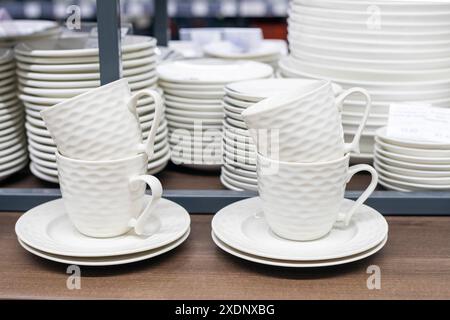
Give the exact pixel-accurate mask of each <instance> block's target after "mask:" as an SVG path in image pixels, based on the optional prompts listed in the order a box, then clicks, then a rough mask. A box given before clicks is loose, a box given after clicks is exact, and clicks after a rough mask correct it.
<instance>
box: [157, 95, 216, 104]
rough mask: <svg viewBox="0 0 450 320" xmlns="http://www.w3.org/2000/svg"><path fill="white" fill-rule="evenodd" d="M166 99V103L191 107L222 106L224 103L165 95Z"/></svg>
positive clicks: (214, 100)
mask: <svg viewBox="0 0 450 320" xmlns="http://www.w3.org/2000/svg"><path fill="white" fill-rule="evenodd" d="M164 97H165V98H166V101H169V102H177V103H186V104H189V105H213V106H214V105H217V106H220V104H221V103H222V99H193V98H184V97H178V96H174V95H171V94H167V93H164Z"/></svg>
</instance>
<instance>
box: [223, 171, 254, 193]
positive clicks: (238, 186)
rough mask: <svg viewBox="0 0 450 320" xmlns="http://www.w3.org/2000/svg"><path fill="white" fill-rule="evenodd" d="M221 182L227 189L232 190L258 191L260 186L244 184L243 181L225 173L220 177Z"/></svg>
mask: <svg viewBox="0 0 450 320" xmlns="http://www.w3.org/2000/svg"><path fill="white" fill-rule="evenodd" d="M220 181H221V182H222V184H223V185H224V186H225V187H227V188H229V189H231V190H235V191H240V190H248V191H258V186H257V185H256V184H250V183H246V182H242V181H237V180H234V179H233V178H230V177H229V176H227V175H225V174H223V173H222V174H221V175H220Z"/></svg>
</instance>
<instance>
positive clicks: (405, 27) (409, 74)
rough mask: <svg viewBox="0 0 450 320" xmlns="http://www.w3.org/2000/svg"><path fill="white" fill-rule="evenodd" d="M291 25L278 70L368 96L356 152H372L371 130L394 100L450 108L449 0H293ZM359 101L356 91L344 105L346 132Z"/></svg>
mask: <svg viewBox="0 0 450 320" xmlns="http://www.w3.org/2000/svg"><path fill="white" fill-rule="evenodd" d="M288 23H289V27H288V29H289V30H288V31H289V45H290V51H291V55H290V56H289V57H287V58H284V59H282V60H281V61H280V74H281V75H282V76H284V77H309V78H326V79H330V80H332V81H334V82H335V83H338V84H341V85H342V86H343V87H344V88H345V89H347V88H350V87H355V86H358V87H363V88H366V89H368V90H369V91H370V93H371V95H372V97H373V101H374V104H373V107H372V113H371V116H370V118H369V121H368V123H367V127H366V129H365V131H364V133H363V141H362V150H361V151H362V152H363V153H364V154H362V155H361V156H359V157H356V156H355V157H354V158H358V159H359V160H366V161H370V160H371V159H372V158H373V145H374V133H375V131H376V129H378V128H380V127H382V126H384V125H386V124H387V114H388V110H389V106H390V104H391V103H394V102H411V101H418V102H424V103H430V104H433V105H435V106H450V58H449V57H450V3H449V2H447V1H446V2H434V1H433V2H430V1H414V2H412V1H359V0H293V1H292V2H291V7H290V14H289V21H288ZM362 105H363V104H362V98H361V97H358V96H352V97H350V99H348V100H347V103H346V104H345V105H344V113H343V124H344V129H345V133H346V134H347V136H349V135H352V134H353V133H354V132H355V130H356V126H357V123H358V121H359V119H361V117H362V113H363V111H362V108H361V107H362Z"/></svg>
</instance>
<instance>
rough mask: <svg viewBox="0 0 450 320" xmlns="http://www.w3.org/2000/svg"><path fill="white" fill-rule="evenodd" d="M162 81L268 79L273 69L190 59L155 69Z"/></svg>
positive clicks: (263, 66)
mask: <svg viewBox="0 0 450 320" xmlns="http://www.w3.org/2000/svg"><path fill="white" fill-rule="evenodd" d="M157 71H158V74H159V77H160V79H161V80H163V81H167V82H178V83H186V84H189V83H190V84H193V83H195V84H208V85H209V84H222V83H230V82H235V81H239V80H244V79H245V80H248V79H260V78H269V77H270V76H272V74H273V69H272V68H271V67H270V66H268V65H266V64H263V63H259V62H253V61H243V60H241V61H234V60H221V59H192V60H183V61H175V62H170V63H165V64H162V65H160V66H158V68H157Z"/></svg>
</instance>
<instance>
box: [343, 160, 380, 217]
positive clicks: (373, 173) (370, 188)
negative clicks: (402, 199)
mask: <svg viewBox="0 0 450 320" xmlns="http://www.w3.org/2000/svg"><path fill="white" fill-rule="evenodd" d="M361 171H367V172H369V173H370V175H371V176H372V180H371V181H370V184H369V186H368V187H367V189H366V190H365V191H364V192H363V194H362V195H361V196H360V197H359V198H358V200H356V202H355V204H354V205H353V207H352V208H351V209H350V210H349V211H348V212H347V213H343V212H342V213H339V217H338V221H343V222H344V224H345V226H348V224H349V223H350V219H351V218H352V216H353V215H354V213H355V212H356V211H357V210H358V209H359V208H360V207H361V206H362V205H363V203H364V202H366V200H367V199H368V198H369V197H370V195H371V194H372V192H374V190H375V188H376V187H377V184H378V173H377V171H376V170H375V169H374V168H373V167H371V166H369V165H367V164H359V165H356V166H353V167H350V168H349V169H348V172H347V180H346V183H348V182H349V181H350V180H351V179H352V177H353V176H354V175H355V174H356V173H358V172H361Z"/></svg>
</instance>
